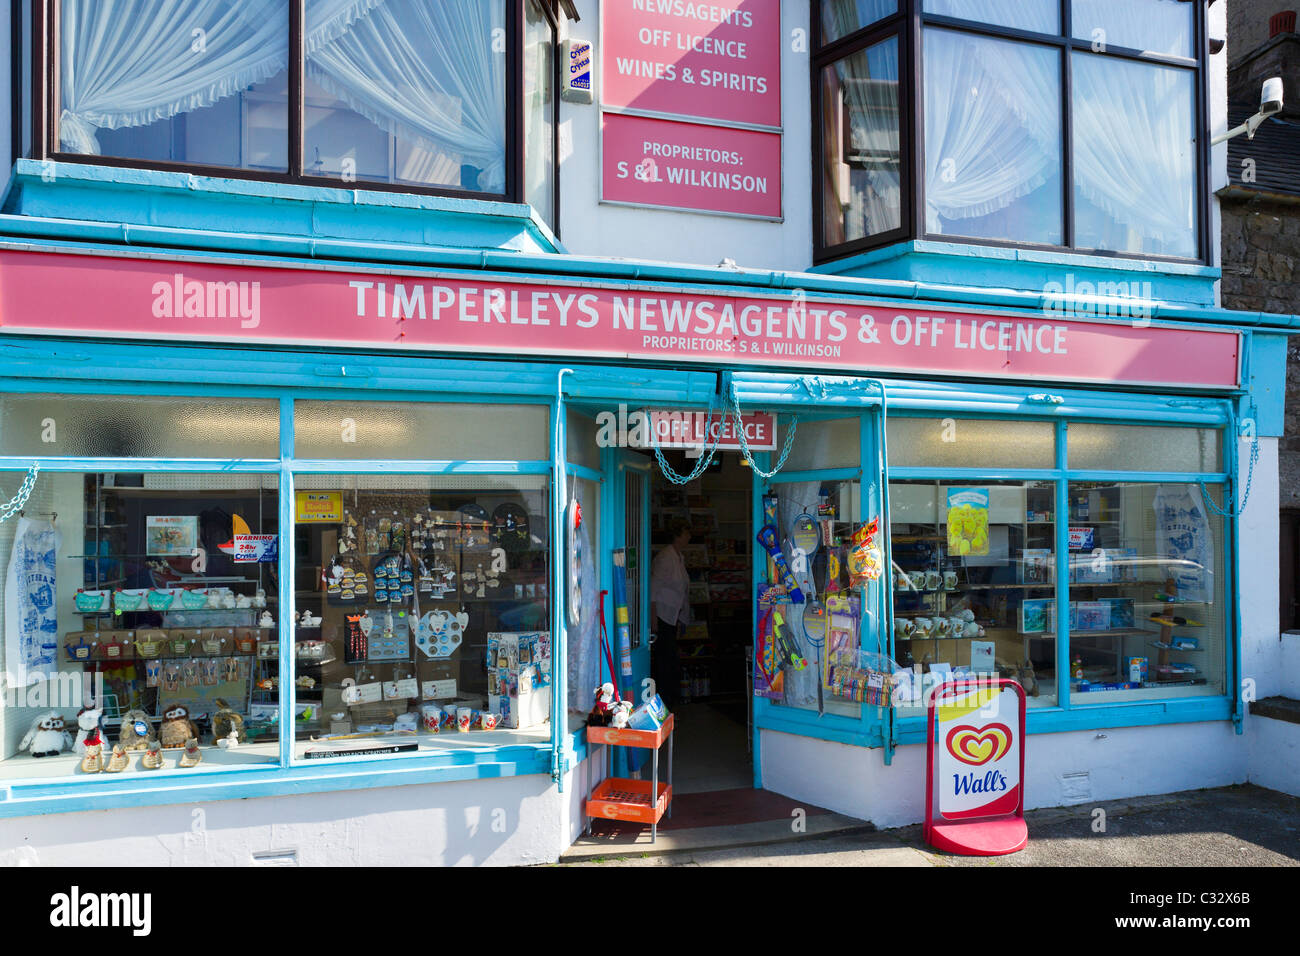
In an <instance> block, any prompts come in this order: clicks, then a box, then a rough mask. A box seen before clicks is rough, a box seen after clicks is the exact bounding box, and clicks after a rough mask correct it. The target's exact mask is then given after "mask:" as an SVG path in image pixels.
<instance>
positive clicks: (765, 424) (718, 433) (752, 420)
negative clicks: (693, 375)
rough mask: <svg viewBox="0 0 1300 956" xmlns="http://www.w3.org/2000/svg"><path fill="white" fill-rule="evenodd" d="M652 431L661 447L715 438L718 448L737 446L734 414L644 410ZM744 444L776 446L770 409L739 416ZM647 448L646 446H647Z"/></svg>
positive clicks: (701, 443) (684, 445)
mask: <svg viewBox="0 0 1300 956" xmlns="http://www.w3.org/2000/svg"><path fill="white" fill-rule="evenodd" d="M645 414H646V416H647V419H648V424H649V426H650V430H651V433H652V434H653V435H654V437H655V439H656V441H657V442H658V444H659V447H660V448H699V447H701V446H704V447H707V446H710V445H712V444H713V443H714V442H715V441H716V442H717V446H718V448H720V449H733V448H740V432H739V431H738V430H737V428H736V419H735V417H734V416H733V415H731V414H729V413H727V412H724V411H721V410H715V411H713V412H712V413H711V414H710V413H709V412H700V411H687V410H684V409H668V408H659V409H651V410H650V411H647V412H646V413H645ZM740 421H741V425H742V426H743V428H744V430H745V444H746V445H748V446H749V450H750V451H773V450H774V449H775V448H776V416H775V415H773V414H772V413H771V412H749V413H747V414H744V415H741V416H740ZM647 447H648V446H647Z"/></svg>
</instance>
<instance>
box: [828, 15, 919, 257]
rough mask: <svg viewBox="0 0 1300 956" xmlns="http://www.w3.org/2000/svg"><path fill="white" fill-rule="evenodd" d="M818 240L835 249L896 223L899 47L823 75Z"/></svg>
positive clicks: (877, 49) (864, 55)
mask: <svg viewBox="0 0 1300 956" xmlns="http://www.w3.org/2000/svg"><path fill="white" fill-rule="evenodd" d="M822 144H823V152H824V157H825V158H824V163H825V168H824V169H823V170H822V210H823V217H824V220H825V226H824V235H823V237H822V241H823V243H824V244H825V245H828V246H833V245H837V244H839V243H841V242H848V241H850V240H853V239H861V238H863V237H865V236H873V235H876V234H877V233H882V232H888V231H889V230H891V229H897V228H898V227H899V226H900V225H901V224H902V205H901V197H900V192H899V172H900V157H899V134H898V40H897V39H896V38H890V39H889V40H886V41H885V42H883V43H877V44H876V45H875V46H872V47H868V48H867V49H865V50H861V51H859V52H857V53H854V54H853V55H852V56H848V57H845V58H844V59H843V60H839V61H837V62H836V63H834V64H832V65H831V66H828V67H826V68H825V69H823V70H822Z"/></svg>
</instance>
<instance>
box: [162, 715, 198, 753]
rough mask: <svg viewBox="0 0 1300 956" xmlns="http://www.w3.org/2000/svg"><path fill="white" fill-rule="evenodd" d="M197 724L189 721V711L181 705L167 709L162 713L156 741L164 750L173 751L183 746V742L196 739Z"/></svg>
mask: <svg viewBox="0 0 1300 956" xmlns="http://www.w3.org/2000/svg"><path fill="white" fill-rule="evenodd" d="M198 735H199V727H198V724H196V723H194V721H192V720H190V711H189V708H188V707H185V706H184V705H183V704H177V705H176V706H175V707H169V708H167V710H166V711H164V712H163V719H162V723H160V724H159V725H158V740H159V741H160V742H161V743H162V745H163V749H164V750H175V749H177V748H179V747H184V746H185V741H187V740H189V739H191V738H194V737H198Z"/></svg>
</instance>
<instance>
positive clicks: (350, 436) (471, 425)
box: [294, 293, 551, 461]
mask: <svg viewBox="0 0 1300 956" xmlns="http://www.w3.org/2000/svg"><path fill="white" fill-rule="evenodd" d="M394 294H396V293H394ZM550 435H551V431H550V422H549V419H548V412H547V408H546V406H545V405H500V404H471V403H454V402H448V403H441V404H431V403H420V402H355V401H348V402H338V401H313V400H299V401H296V402H294V455H295V456H296V457H298V458H324V459H342V460H347V461H363V460H371V461H384V460H395V461H411V460H438V461H473V460H481V461H546V460H548V459H549V458H550V457H551V445H550Z"/></svg>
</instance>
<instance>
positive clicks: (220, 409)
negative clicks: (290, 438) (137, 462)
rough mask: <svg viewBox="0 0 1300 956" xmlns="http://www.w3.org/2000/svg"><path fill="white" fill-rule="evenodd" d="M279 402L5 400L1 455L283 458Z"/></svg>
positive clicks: (0, 403)
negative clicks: (281, 453) (281, 454)
mask: <svg viewBox="0 0 1300 956" xmlns="http://www.w3.org/2000/svg"><path fill="white" fill-rule="evenodd" d="M279 436H280V403H279V402H277V401H275V400H274V399H243V398H240V399H236V398H170V397H139V396H131V397H126V396H117V395H94V396H87V395H55V394H50V395H45V394H39V393H35V392H32V393H28V394H26V395H5V394H0V455H17V456H32V457H37V456H42V457H43V456H47V455H48V456H52V457H58V458H276V459H278V458H279V457H280V437H279Z"/></svg>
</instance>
